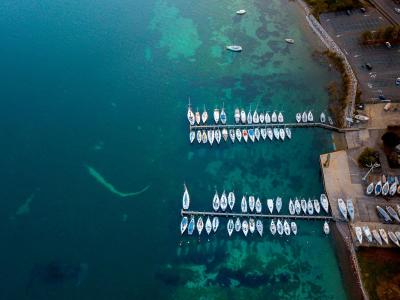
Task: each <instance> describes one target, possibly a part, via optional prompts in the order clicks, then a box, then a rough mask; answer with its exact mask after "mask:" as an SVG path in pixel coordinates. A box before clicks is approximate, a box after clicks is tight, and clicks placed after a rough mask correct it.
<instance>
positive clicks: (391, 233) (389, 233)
mask: <svg viewBox="0 0 400 300" xmlns="http://www.w3.org/2000/svg"><path fill="white" fill-rule="evenodd" d="M388 235H389V238H390V240H391V241H392V242H393V243H395V244H396V245H397V246H398V247H400V244H399V240H398V239H397V237H396V235H395V234H394V233H393V232H392V231H388Z"/></svg>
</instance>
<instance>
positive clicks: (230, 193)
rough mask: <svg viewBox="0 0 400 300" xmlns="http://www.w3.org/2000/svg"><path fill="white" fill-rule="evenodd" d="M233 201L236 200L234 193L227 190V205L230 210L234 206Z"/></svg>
mask: <svg viewBox="0 0 400 300" xmlns="http://www.w3.org/2000/svg"><path fill="white" fill-rule="evenodd" d="M235 201H236V197H235V194H234V193H233V192H229V194H228V205H229V208H230V209H231V210H233V207H234V206H235Z"/></svg>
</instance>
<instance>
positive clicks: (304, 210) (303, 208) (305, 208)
mask: <svg viewBox="0 0 400 300" xmlns="http://www.w3.org/2000/svg"><path fill="white" fill-rule="evenodd" d="M300 205H301V210H302V211H303V213H304V214H307V201H306V199H304V198H303V199H301V200H300Z"/></svg>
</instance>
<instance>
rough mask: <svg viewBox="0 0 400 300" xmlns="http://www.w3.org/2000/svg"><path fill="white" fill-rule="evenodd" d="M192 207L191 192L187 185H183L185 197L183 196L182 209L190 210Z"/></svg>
mask: <svg viewBox="0 0 400 300" xmlns="http://www.w3.org/2000/svg"><path fill="white" fill-rule="evenodd" d="M189 205H190V196H189V191H188V189H187V187H186V184H183V196H182V207H183V209H188V208H189Z"/></svg>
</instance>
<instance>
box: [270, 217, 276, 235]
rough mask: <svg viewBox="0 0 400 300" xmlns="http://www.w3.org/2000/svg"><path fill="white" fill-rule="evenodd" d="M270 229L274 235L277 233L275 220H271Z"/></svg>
mask: <svg viewBox="0 0 400 300" xmlns="http://www.w3.org/2000/svg"><path fill="white" fill-rule="evenodd" d="M269 231H271V234H272V235H275V233H276V225H275V222H274V220H272V221H271V225H270V226H269Z"/></svg>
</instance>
